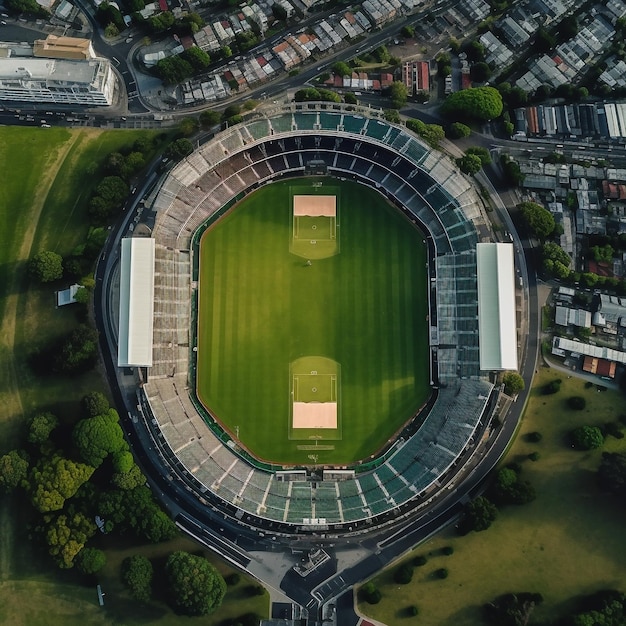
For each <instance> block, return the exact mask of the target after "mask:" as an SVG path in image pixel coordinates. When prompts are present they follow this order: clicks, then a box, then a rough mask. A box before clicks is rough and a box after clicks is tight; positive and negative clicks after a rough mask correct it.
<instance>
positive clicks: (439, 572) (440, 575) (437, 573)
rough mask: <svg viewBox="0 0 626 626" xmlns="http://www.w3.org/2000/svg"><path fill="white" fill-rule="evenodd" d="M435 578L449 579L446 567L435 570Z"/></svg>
mask: <svg viewBox="0 0 626 626" xmlns="http://www.w3.org/2000/svg"><path fill="white" fill-rule="evenodd" d="M435 576H436V577H437V578H441V580H443V579H444V578H448V570H447V569H446V568H445V567H440V568H439V569H437V570H435Z"/></svg>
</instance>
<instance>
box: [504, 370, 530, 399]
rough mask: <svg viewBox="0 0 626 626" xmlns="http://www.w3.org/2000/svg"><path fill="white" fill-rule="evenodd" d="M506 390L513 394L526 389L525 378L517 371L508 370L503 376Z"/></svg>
mask: <svg viewBox="0 0 626 626" xmlns="http://www.w3.org/2000/svg"><path fill="white" fill-rule="evenodd" d="M502 383H503V384H504V392H505V393H507V394H508V395H513V394H516V393H519V392H520V391H523V390H524V387H525V384H524V379H523V378H522V377H521V376H520V375H519V374H518V373H517V372H506V373H505V374H504V375H503V376H502Z"/></svg>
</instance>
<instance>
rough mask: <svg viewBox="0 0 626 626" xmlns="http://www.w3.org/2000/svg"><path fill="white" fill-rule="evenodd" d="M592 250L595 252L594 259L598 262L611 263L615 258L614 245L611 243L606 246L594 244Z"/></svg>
mask: <svg viewBox="0 0 626 626" xmlns="http://www.w3.org/2000/svg"><path fill="white" fill-rule="evenodd" d="M591 252H592V253H593V259H594V261H596V262H597V263H610V262H611V261H612V260H613V254H614V253H615V251H614V250H613V246H612V245H611V244H609V243H607V244H605V245H604V246H592V247H591Z"/></svg>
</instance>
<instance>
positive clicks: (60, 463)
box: [28, 453, 94, 513]
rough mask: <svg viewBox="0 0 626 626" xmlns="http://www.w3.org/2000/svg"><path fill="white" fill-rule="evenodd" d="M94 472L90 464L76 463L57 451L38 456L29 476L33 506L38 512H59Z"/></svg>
mask: <svg viewBox="0 0 626 626" xmlns="http://www.w3.org/2000/svg"><path fill="white" fill-rule="evenodd" d="M93 471H94V468H93V467H90V466H89V465H85V464H84V463H76V462H75V461H72V460H70V459H66V458H64V457H63V456H61V455H60V454H58V453H57V454H55V455H53V456H52V457H51V458H49V459H48V458H43V459H40V461H39V462H38V463H37V465H35V466H34V467H33V468H32V469H31V471H30V475H29V477H28V488H29V491H30V497H31V502H32V504H33V506H34V507H35V508H36V509H37V510H38V511H39V512H40V513H47V512H49V511H59V510H60V509H62V508H63V506H64V504H65V500H67V498H71V497H72V496H73V495H74V494H75V493H76V492H77V491H78V488H79V487H80V486H81V485H82V484H83V483H85V482H87V481H88V480H89V479H90V478H91V475H92V474H93Z"/></svg>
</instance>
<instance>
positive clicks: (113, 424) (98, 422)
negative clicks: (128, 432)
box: [72, 409, 127, 467]
mask: <svg viewBox="0 0 626 626" xmlns="http://www.w3.org/2000/svg"><path fill="white" fill-rule="evenodd" d="M72 440H73V442H74V445H75V446H76V448H77V449H78V452H79V454H80V456H81V457H82V459H83V460H84V461H85V462H86V463H89V465H91V466H92V467H99V466H100V465H101V464H102V461H104V459H105V458H106V457H107V456H108V455H109V454H113V453H115V452H119V451H120V450H125V449H126V448H127V445H126V442H125V441H124V433H123V432H122V428H121V426H120V424H119V415H118V414H117V411H116V410H115V409H109V410H108V411H107V412H106V413H104V414H103V415H96V416H95V417H89V418H87V419H83V420H80V421H79V422H77V423H76V425H75V426H74V430H73V431H72Z"/></svg>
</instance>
